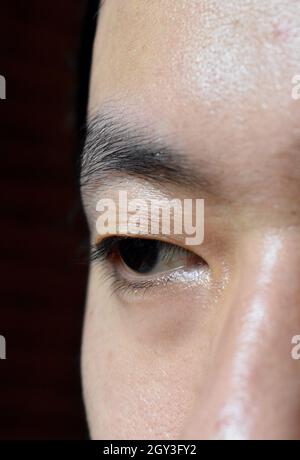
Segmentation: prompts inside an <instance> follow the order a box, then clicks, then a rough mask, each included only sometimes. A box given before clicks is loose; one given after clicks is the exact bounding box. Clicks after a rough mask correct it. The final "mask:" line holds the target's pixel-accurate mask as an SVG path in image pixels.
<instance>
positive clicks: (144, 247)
mask: <svg viewBox="0 0 300 460" xmlns="http://www.w3.org/2000/svg"><path fill="white" fill-rule="evenodd" d="M158 253H159V247H158V241H156V240H147V239H143V238H128V239H124V240H123V241H120V243H119V254H120V256H121V257H122V259H123V261H124V263H125V264H126V265H127V266H128V267H129V268H131V270H134V271H136V272H139V273H147V272H150V271H151V270H152V269H153V268H154V267H155V265H156V263H157V260H158Z"/></svg>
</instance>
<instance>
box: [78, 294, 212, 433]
mask: <svg viewBox="0 0 300 460" xmlns="http://www.w3.org/2000/svg"><path fill="white" fill-rule="evenodd" d="M103 294H104V293H101V295H99V293H98V295H96V294H95V295H90V296H89V300H88V306H87V312H86V318H85V327H84V336H83V348H82V374H83V385H84V399H85V405H86V410H87V416H88V421H89V427H90V432H91V437H92V438H93V439H134V438H135V439H163V438H166V439H175V438H178V437H179V435H180V433H181V432H182V430H183V428H184V425H185V423H186V419H187V417H188V415H189V413H190V411H191V408H192V406H193V404H194V402H195V399H196V392H197V384H198V383H199V379H201V374H203V373H204V369H205V356H207V355H208V353H206V351H207V340H206V339H205V334H204V333H203V334H201V328H200V330H199V325H198V326H197V328H195V332H196V329H198V331H197V334H196V333H195V334H194V333H193V327H192V325H193V321H191V319H190V318H189V315H187V314H182V313H181V317H180V315H179V312H180V311H181V312H182V311H185V312H187V310H186V308H185V307H186V306H185V305H180V304H177V305H176V306H174V304H173V305H171V304H163V305H160V304H156V305H154V304H151V305H150V303H149V305H147V303H144V304H141V305H135V306H132V305H126V306H125V305H120V304H119V303H118V302H117V301H116V300H113V298H112V297H111V296H108V295H107V296H105V294H104V295H103ZM93 298H94V299H95V298H98V299H106V300H102V301H101V302H100V303H99V302H95V301H93V300H92V299H93ZM192 310H193V309H192V307H191V308H190V313H191V316H192V317H193V313H192ZM197 310H198V311H199V308H198V309H197ZM166 311H168V312H169V314H166V313H164V312H166ZM195 312H196V309H195ZM195 312H194V313H195ZM176 318H177V319H176ZM204 322H205V321H204ZM195 350H197V353H195Z"/></svg>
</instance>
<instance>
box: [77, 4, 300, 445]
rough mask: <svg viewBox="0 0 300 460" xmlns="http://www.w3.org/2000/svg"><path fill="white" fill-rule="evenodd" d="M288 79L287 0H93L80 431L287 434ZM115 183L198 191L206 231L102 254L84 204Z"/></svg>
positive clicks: (296, 18) (296, 374)
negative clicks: (190, 240)
mask: <svg viewBox="0 0 300 460" xmlns="http://www.w3.org/2000/svg"><path fill="white" fill-rule="evenodd" d="M296 74H300V2H298V1H293V0H290V1H288V0H286V1H282V0H252V1H251V0H243V1H239V0H230V1H226V2H225V1H221V0H176V1H174V0H151V1H150V0H126V1H121V0H106V1H105V2H104V3H103V5H102V8H101V14H100V19H99V21H98V28H97V33H96V37H95V42H94V52H93V65H92V74H91V82H90V97H89V107H88V113H89V118H90V119H91V120H92V122H91V128H90V133H89V134H88V138H87V147H86V150H85V155H84V158H83V177H84V180H83V185H82V197H83V203H84V206H85V210H86V215H87V219H88V222H89V226H90V233H91V244H92V245H95V244H96V245H97V247H99V246H100V249H98V252H97V250H96V251H94V255H95V257H94V259H96V260H93V262H92V263H91V265H90V274H89V283H88V295H87V301H86V315H85V324H84V334H83V347H82V376H83V388H84V398H85V404H86V410H87V416H88V421H89V427H90V432H91V436H92V438H97V439H99V438H104V439H119V438H123V439H133V438H138V439H162V438H165V439H176V438H183V437H189V438H200V439H211V438H217V439H220V438H221V439H228V438H230V439H247V438H250V439H254V438H300V361H297V360H294V359H292V357H291V349H292V347H293V345H292V344H291V340H292V337H293V336H294V335H296V334H300V283H299V280H300V232H299V227H300V193H299V192H300V151H299V149H300V101H297V100H295V99H293V98H292V78H293V77H294V75H296ZM161 146H162V148H161V149H160V147H161ZM119 190H123V191H124V190H125V191H127V192H128V194H129V196H130V197H132V198H144V199H146V200H147V199H149V197H158V198H159V197H167V198H170V199H172V198H174V197H175V198H179V199H183V198H186V197H189V198H195V199H196V198H203V199H204V200H205V236H204V241H203V242H202V243H201V244H199V245H196V246H192V247H190V246H185V244H184V242H183V239H182V238H181V239H180V238H179V237H174V236H171V237H169V236H166V235H158V236H156V237H155V238H154V237H153V236H151V235H149V238H151V240H152V239H154V240H156V239H162V240H163V243H162V244H161V245H158V244H157V243H153V241H152V242H151V241H150V242H149V240H146V242H145V239H144V240H143V242H142V243H141V244H140V242H139V241H137V240H136V239H134V240H131V242H130V244H129V248H127V253H126V248H125V250H124V247H122V244H123V243H124V240H123V243H122V240H116V239H112V238H109V240H107V239H106V243H107V241H109V243H108V244H106V245H105V244H104V248H103V239H102V241H100V240H101V238H100V239H99V235H97V234H96V231H95V228H96V227H95V225H96V224H95V221H96V216H97V213H96V211H95V209H96V202H97V200H98V199H99V198H100V197H102V196H105V197H111V198H114V197H116V195H117V193H118V191H119ZM127 241H128V240H127ZM101 245H102V246H101ZM178 247H180V248H181V249H178ZM122 251H123V252H122ZM124 251H125V256H124ZM126 254H127V255H126ZM132 254H134V257H135V258H137V259H138V260H136V259H134V257H132ZM153 254H154V256H155V257H157V258H158V260H159V262H157V261H156V262H153V260H151V256H153ZM155 257H154V259H155ZM143 258H144V259H145V260H143V261H142V262H143V263H144V262H145V264H146V267H148V268H149V270H150V272H149V273H150V275H149V273H148V272H147V270H139V269H138V267H139V266H140V265H139V261H140V262H141V260H140V259H143ZM170 259H171V262H170ZM166 260H168V261H169V262H170V263H171V268H170V265H167V264H166ZM183 260H184V262H182V261H183ZM127 262H129V266H128V263H127ZM147 264H148V265H147ZM151 264H152V265H151ZM182 264H184V265H182ZM144 267H145V265H144ZM166 267H167V268H168V270H167V276H166V275H165V273H166Z"/></svg>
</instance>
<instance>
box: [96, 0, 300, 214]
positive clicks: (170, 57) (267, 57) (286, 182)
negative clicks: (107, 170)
mask: <svg viewBox="0 0 300 460" xmlns="http://www.w3.org/2000/svg"><path fill="white" fill-rule="evenodd" d="M299 57H300V3H299V2H298V1H292V0H291V1H284V2H282V1H281V0H271V1H270V0H257V1H248V0H245V1H238V0H232V1H226V2H224V1H207V0H206V1H204V0H188V1H175V2H174V0H163V1H161V0H126V1H119V0H106V1H105V2H104V4H103V6H102V9H101V15H100V20H99V24H98V30H97V34H96V38H95V44H94V55H93V67H92V78H91V85H90V102H89V111H90V113H92V112H93V111H95V110H99V108H101V107H102V106H103V105H104V104H105V103H107V102H108V101H109V102H112V103H113V106H115V107H116V110H117V111H118V112H120V113H122V114H123V115H125V117H127V118H129V119H131V120H132V121H133V123H134V121H135V120H142V122H144V123H145V124H148V123H149V124H151V126H153V125H154V129H155V130H156V131H157V132H158V133H162V134H164V135H167V136H169V137H171V138H172V140H173V141H174V142H176V143H177V144H179V145H181V146H182V148H183V150H184V151H185V152H186V153H187V154H188V155H190V156H191V157H195V159H196V160H197V157H199V156H205V157H206V158H208V159H209V160H211V162H212V163H214V162H215V164H218V165H219V168H224V171H225V172H226V170H227V168H230V169H229V170H230V171H231V173H232V174H226V175H224V180H225V181H226V184H225V185H226V186H227V187H228V191H229V192H231V191H232V193H234V191H236V190H237V189H238V191H239V196H240V197H241V196H245V200H247V201H248V202H249V199H252V200H256V201H257V200H262V201H268V204H269V205H270V204H271V202H270V200H271V199H272V200H274V203H275V201H276V202H277V204H278V200H281V197H282V196H283V195H288V198H289V201H290V202H294V203H295V200H294V198H297V197H298V195H299V182H300V181H299V179H300V165H299V163H300V162H299V144H300V137H299V132H300V124H299V120H300V104H299V103H298V102H297V101H295V100H293V99H292V97H291V92H292V82H291V80H292V77H293V76H294V75H295V74H297V73H299V67H300V64H299ZM274 176H277V177H278V178H279V180H277V181H276V183H275V184H274ZM268 183H269V185H270V187H271V189H272V190H271V191H270V189H269V188H268V187H266V185H267V184H268ZM271 184H272V186H271ZM236 185H237V186H238V187H236ZM268 190H269V191H268ZM254 191H255V193H254ZM257 192H259V193H257ZM258 197H259V198H258ZM232 198H233V199H234V196H232ZM298 204H299V203H297V207H298Z"/></svg>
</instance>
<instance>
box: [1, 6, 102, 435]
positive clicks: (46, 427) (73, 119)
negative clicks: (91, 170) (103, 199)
mask: <svg viewBox="0 0 300 460" xmlns="http://www.w3.org/2000/svg"><path fill="white" fill-rule="evenodd" d="M96 6H97V2H88V1H87V0H77V1H71V0H64V1H62V2H53V0H52V1H49V0H43V1H38V0H36V1H30V0H27V1H23V2H21V1H19V2H13V1H11V2H8V1H7V2H3V1H2V2H1V6H0V74H1V75H4V77H5V78H6V85H7V93H6V97H7V99H6V100H0V152H1V163H0V164H1V167H0V196H1V201H0V202H1V214H0V225H1V227H0V228H1V238H0V255H1V257H0V278H1V283H0V334H1V335H4V336H5V338H6V343H7V359H6V360H1V361H0V439H86V438H87V436H88V435H87V427H86V422H85V415H84V409H83V402H82V396H81V387H80V339H81V329H82V319H83V310H84V297H85V285H86V276H87V265H86V264H84V263H82V260H83V257H82V252H83V249H82V247H83V245H84V243H85V241H86V238H87V230H86V224H85V220H84V217H83V214H82V210H81V204H80V199H79V193H78V187H77V184H76V174H75V170H76V168H75V165H76V158H77V156H78V152H79V151H80V146H81V145H80V144H81V135H82V129H81V127H82V125H83V122H84V117H85V107H86V97H87V81H88V72H89V63H90V54H91V44H92V37H93V33H94V28H95V23H96V17H95V12H96Z"/></svg>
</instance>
